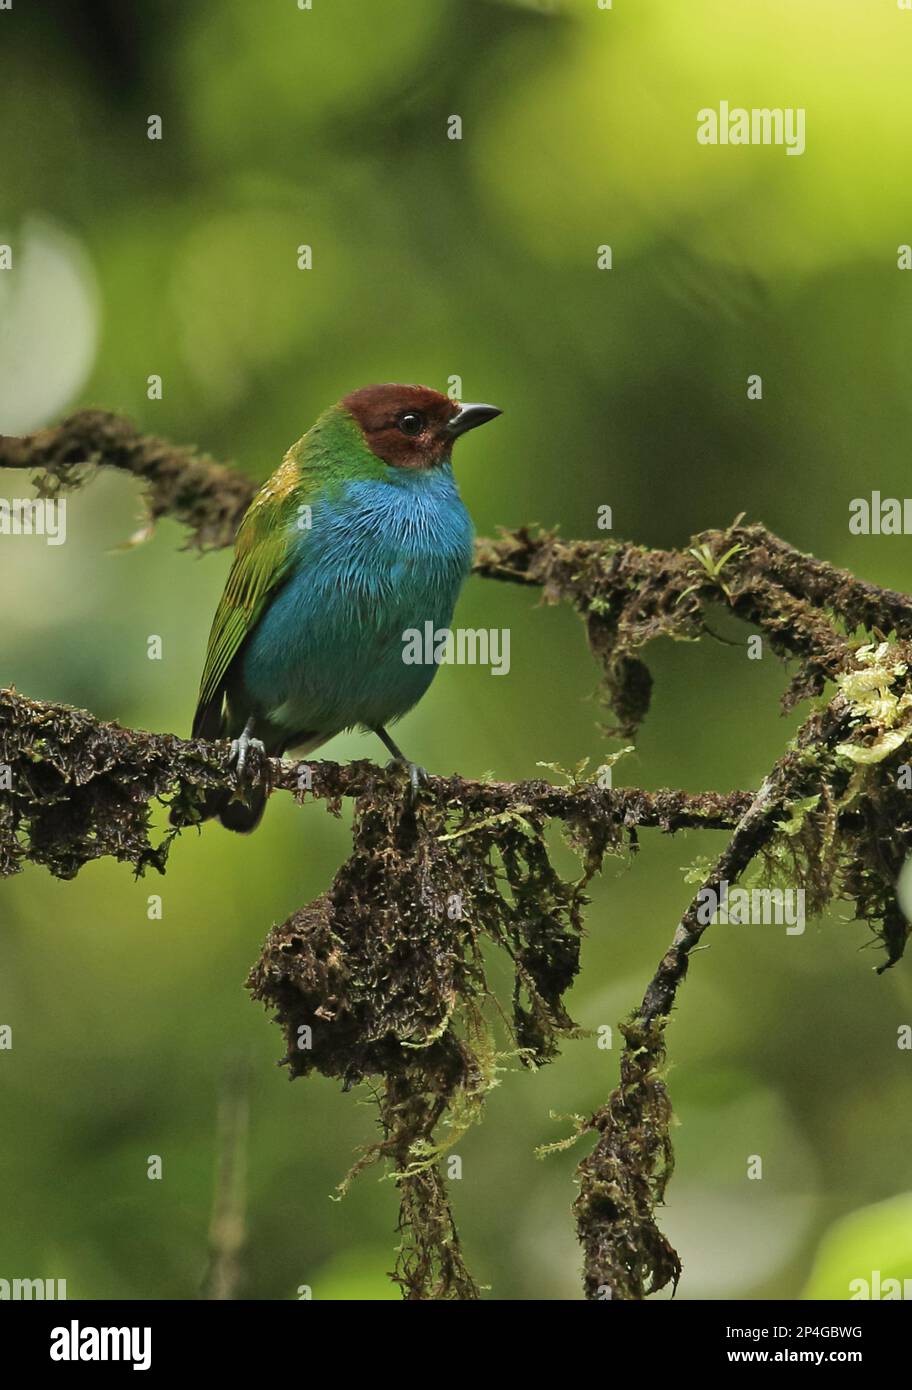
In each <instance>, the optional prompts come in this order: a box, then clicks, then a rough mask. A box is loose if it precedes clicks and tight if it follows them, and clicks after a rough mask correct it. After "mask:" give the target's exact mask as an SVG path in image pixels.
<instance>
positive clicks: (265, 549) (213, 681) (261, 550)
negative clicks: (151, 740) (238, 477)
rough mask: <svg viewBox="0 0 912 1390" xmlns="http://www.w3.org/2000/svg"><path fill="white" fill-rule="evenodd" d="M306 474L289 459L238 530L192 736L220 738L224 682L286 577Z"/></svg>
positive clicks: (298, 465)
mask: <svg viewBox="0 0 912 1390" xmlns="http://www.w3.org/2000/svg"><path fill="white" fill-rule="evenodd" d="M301 473H302V470H301V467H300V464H299V463H298V461H297V460H296V459H294V458H291V457H288V458H286V460H285V462H284V463H283V464H282V466H281V468H279V470H278V472H277V473H275V474H274V475H273V477H272V478H270V480H269V482H268V483H266V484H265V486H264V487H263V488H261V490H260V491H259V492H258V493H257V495H256V497H255V498H254V499H253V501H252V502H251V504H250V507H249V508H248V510H247V513H246V515H245V516H244V520H243V521H242V522H241V525H240V528H239V530H238V534H237V539H236V540H235V543H234V563H233V564H232V566H231V570H230V572H229V575H228V581H227V583H226V585H225V592H224V593H223V594H222V597H221V601H220V602H219V606H218V608H217V609H216V611H215V618H214V619H213V622H212V631H211V632H210V634H209V646H208V647H207V649H206V664H205V666H204V667H203V677H202V680H201V682H200V691H199V698H198V700H197V705H196V714H195V715H194V717H193V737H194V738H199V737H203V738H217V737H219V735H220V734H221V731H222V729H221V723H222V719H221V715H222V700H223V696H224V688H225V678H226V677H227V675H228V670H229V667H230V666H231V663H232V661H233V660H234V658H235V657H236V656H237V654H238V652H239V650H240V648H241V644H242V643H243V641H244V639H245V637H246V636H247V634H248V633H249V632H251V631H252V629H253V628H254V627H255V625H256V623H257V622H258V620H259V618H260V616H261V615H262V613H263V610H264V609H265V608H266V606H267V604H268V603H269V601H270V599H271V598H273V597H274V595H275V592H276V590H277V589H278V587H279V586H280V584H281V583H282V581H283V580H284V579H285V578H286V576H287V574H288V570H289V566H290V564H291V559H292V554H293V542H294V537H295V532H294V529H293V524H292V523H293V516H294V512H295V509H296V508H297V507H298V506H299V505H300V498H301V496H302V494H303V493H304V491H305V489H304V488H302V486H301V484H302V476H301Z"/></svg>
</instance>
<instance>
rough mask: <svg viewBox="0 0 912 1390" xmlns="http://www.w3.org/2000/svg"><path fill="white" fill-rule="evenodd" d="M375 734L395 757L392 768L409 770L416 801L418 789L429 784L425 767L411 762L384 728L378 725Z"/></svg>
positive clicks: (413, 795)
mask: <svg viewBox="0 0 912 1390" xmlns="http://www.w3.org/2000/svg"><path fill="white" fill-rule="evenodd" d="M374 733H375V734H376V735H377V737H378V739H379V740H380V742H381V743H382V744H383V745H384V747H385V748H386V749H387V750H388V751H389V752H390V753H392V755H393V761H392V763H390V766H391V767H393V766H395V767H405V768H408V775H409V782H410V783H411V787H412V800H413V801H414V799H415V797H416V796H417V795H418V788H419V787H420V786H422V785H423V784H424V783H425V782H427V779H428V775H427V773H426V772H425V770H424V768H423V767H419V766H418V764H417V763H413V762H411V761H410V760H409V759H408V758H407V757H406V756H405V754H404V753H403V751H402V749H401V748H399V747H398V746H397V745H396V744H395V743H394V742H393V740H392V739H391V738H390V736H389V734H388V733H387V732H386V730H385V729H384V728H382V726H380V725H378V726H377V728H376V729H375V730H374Z"/></svg>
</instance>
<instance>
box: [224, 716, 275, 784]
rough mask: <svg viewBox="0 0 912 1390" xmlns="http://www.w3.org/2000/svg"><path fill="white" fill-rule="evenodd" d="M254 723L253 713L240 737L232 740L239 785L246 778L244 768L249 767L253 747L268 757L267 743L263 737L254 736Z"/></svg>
mask: <svg viewBox="0 0 912 1390" xmlns="http://www.w3.org/2000/svg"><path fill="white" fill-rule="evenodd" d="M253 723H254V720H253V715H251V716H250V718H249V719H248V720H247V723H246V724H245V725H244V727H243V729H242V730H241V736H240V738H233V739H232V740H231V757H232V758H233V760H234V771H235V774H236V776H237V779H238V784H239V785H242V784H243V782H244V780H245V778H244V770H245V768H246V767H247V759H248V757H249V755H250V750H251V748H252V749H253V750H254V752H255V753H257V754H259V755H260V756H261V757H263V758H264V759H265V757H266V745H265V744H264V743H263V741H262V739H259V738H254V737H253Z"/></svg>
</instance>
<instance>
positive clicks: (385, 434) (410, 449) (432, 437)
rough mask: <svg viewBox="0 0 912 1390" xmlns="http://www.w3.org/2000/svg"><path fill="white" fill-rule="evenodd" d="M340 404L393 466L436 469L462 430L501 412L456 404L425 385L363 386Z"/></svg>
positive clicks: (375, 452)
mask: <svg viewBox="0 0 912 1390" xmlns="http://www.w3.org/2000/svg"><path fill="white" fill-rule="evenodd" d="M342 405H343V406H344V407H345V408H346V410H348V411H349V412H350V413H351V414H352V415H353V416H354V418H355V420H356V421H357V422H358V424H359V425H360V426H361V431H362V433H363V435H364V438H365V440H366V441H367V444H368V446H369V448H370V449H371V451H372V453H374V454H376V455H377V457H378V458H381V459H383V461H384V462H385V463H389V464H392V466H393V467H394V468H435V467H437V465H438V464H441V463H443V462H444V461H445V460H446V459H448V458H449V456H450V450H451V449H452V447H453V441H454V440H456V439H458V438H459V436H460V435H461V434H465V433H466V431H467V430H473V429H475V428H476V426H477V425H483V424H485V423H486V421H488V420H493V419H494V418H495V417H496V416H497V415H499V414H500V413H501V412H500V411H499V410H498V409H497V406H496V405H481V404H472V405H460V404H459V402H458V401H454V400H451V399H450V397H449V396H444V395H442V394H441V393H440V392H439V391H432V390H431V388H430V387H429V386H396V385H385V386H362V387H361V389H360V390H358V391H352V392H351V394H350V395H348V396H344V397H343V399H342Z"/></svg>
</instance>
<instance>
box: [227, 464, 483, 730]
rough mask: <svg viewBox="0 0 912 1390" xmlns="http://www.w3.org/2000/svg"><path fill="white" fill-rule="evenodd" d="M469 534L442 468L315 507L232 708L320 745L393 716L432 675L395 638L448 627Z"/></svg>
mask: <svg viewBox="0 0 912 1390" xmlns="http://www.w3.org/2000/svg"><path fill="white" fill-rule="evenodd" d="M472 540H473V531H472V523H471V521H470V519H469V515H468V513H467V511H466V509H465V507H464V506H463V504H462V501H461V500H460V497H459V493H458V491H457V489H456V484H455V482H454V480H453V476H452V472H451V470H450V467H449V465H448V464H446V465H443V466H442V467H438V468H435V469H433V470H427V471H425V470H414V471H413V470H406V469H398V470H395V473H394V476H393V479H392V481H385V480H379V479H378V480H359V481H356V482H351V483H348V484H346V485H344V487H343V489H342V491H341V492H340V493H339V494H337V495H336V496H335V497H333V498H332V500H322V501H319V500H318V501H317V502H316V503H315V504H314V505H313V508H312V515H311V525H310V527H309V529H307V530H304V531H300V532H296V538H295V541H294V546H295V551H294V560H293V564H292V570H291V573H290V576H289V578H288V579H287V580H286V581H285V583H284V584H283V586H282V588H281V589H280V590H279V592H278V594H277V595H276V597H275V599H274V600H273V601H272V603H271V604H270V605H269V607H268V608H267V610H266V612H265V613H264V615H263V617H262V618H261V619H260V622H259V623H258V625H257V627H256V629H255V630H254V632H253V633H252V634H251V637H250V638H249V640H248V642H247V645H246V647H245V649H244V653H243V656H242V670H241V675H242V682H243V688H244V698H245V701H248V702H249V703H250V704H251V706H253V707H254V708H256V709H257V711H258V712H259V713H260V714H261V715H263V716H265V717H267V718H268V719H269V720H270V721H271V722H272V723H273V724H275V725H276V726H277V727H279V728H282V729H285V730H287V732H288V734H289V735H291V734H302V733H305V732H307V733H313V734H322V735H325V736H327V737H328V736H330V735H331V734H333V733H337V732H338V731H339V730H341V729H345V728H349V727H351V726H353V725H358V724H363V725H366V726H367V727H370V728H373V727H377V726H379V725H382V724H386V723H387V722H389V721H390V720H392V719H395V718H396V717H398V716H399V715H400V714H404V713H405V711H406V710H408V709H410V708H411V706H412V705H414V704H415V702H416V701H417V700H419V699H420V698H421V696H422V695H423V694H424V692H425V690H426V689H427V687H428V686H429V685H430V683H431V680H432V679H433V676H434V674H435V671H436V667H435V666H433V665H420V666H419V665H407V664H406V663H405V662H404V661H403V659H402V657H403V634H404V633H405V632H406V631H407V630H408V629H410V628H418V629H419V630H421V631H422V632H423V631H424V624H425V623H426V622H427V621H430V622H432V623H433V624H434V626H435V627H448V626H449V624H450V620H451V618H452V614H453V608H454V606H455V603H456V598H457V596H458V594H459V590H460V587H461V585H462V583H463V580H464V579H465V577H466V575H467V574H468V571H469V568H470V566H471V562H472Z"/></svg>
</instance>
